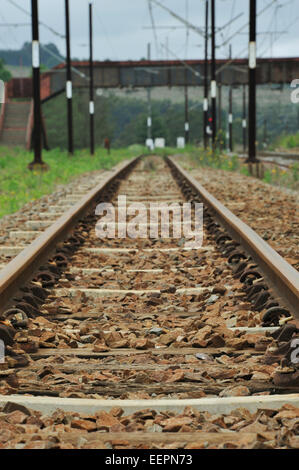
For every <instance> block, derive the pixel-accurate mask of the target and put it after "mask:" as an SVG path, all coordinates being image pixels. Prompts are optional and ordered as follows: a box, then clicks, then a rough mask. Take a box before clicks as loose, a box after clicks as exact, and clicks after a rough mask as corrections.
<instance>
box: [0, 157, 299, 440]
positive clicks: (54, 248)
mask: <svg viewBox="0 0 299 470" xmlns="http://www.w3.org/2000/svg"><path fill="white" fill-rule="evenodd" d="M119 195H126V197H127V204H128V205H129V204H131V203H143V204H144V205H145V206H146V207H147V208H148V206H149V204H150V203H151V202H153V203H155V202H159V203H161V202H163V203H168V202H169V203H172V202H174V201H175V202H177V203H179V204H183V203H186V202H187V201H189V202H190V201H192V204H193V206H194V204H195V203H196V202H203V204H204V240H203V245H202V247H201V248H200V249H191V248H186V247H185V242H186V240H185V239H184V238H183V237H180V238H175V237H171V235H170V236H169V237H167V238H162V237H161V236H160V235H158V236H156V237H155V238H151V237H149V232H148V229H149V227H148V225H147V223H146V226H145V228H146V230H147V236H146V238H140V239H139V238H137V239H132V238H129V237H126V238H111V239H104V238H103V239H100V238H98V236H97V234H96V231H95V227H96V224H97V222H98V219H99V217H98V216H97V215H95V208H96V206H97V204H98V203H100V202H103V201H104V202H113V203H114V206H115V205H116V202H117V201H118V196H119ZM119 210H120V207H118V211H119ZM130 221H131V222H132V215H129V216H127V218H126V220H125V222H126V223H128V222H130ZM174 225H175V222H174V220H173V219H171V228H173V226H174ZM298 305H299V274H298V272H297V271H296V270H295V269H293V268H292V267H291V266H290V265H289V264H288V263H287V262H286V261H285V260H284V259H283V258H281V257H280V256H279V255H278V254H277V253H276V252H275V251H274V250H273V249H272V248H271V247H270V246H269V245H267V243H266V242H264V241H263V240H262V239H261V238H260V237H259V236H258V235H257V234H256V233H254V232H253V231H252V230H251V229H250V228H249V227H248V226H246V225H245V224H244V223H243V222H241V221H240V220H239V219H238V218H237V217H236V216H234V215H233V214H232V213H231V212H230V211H229V210H228V209H226V208H225V207H224V206H222V205H221V204H220V203H219V202H218V201H217V200H216V199H215V198H214V197H213V196H211V195H210V194H209V193H208V192H207V191H205V189H204V188H203V187H201V186H200V185H199V184H198V183H197V182H196V181H195V180H194V179H193V178H192V177H191V176H190V175H189V174H188V173H187V172H186V171H185V170H183V169H182V168H181V167H180V166H179V165H178V164H177V163H176V162H175V161H174V160H172V159H171V158H169V159H167V161H163V160H162V159H159V158H158V157H147V158H146V159H140V158H139V159H135V160H132V161H130V162H126V163H124V164H123V165H121V166H120V167H118V169H117V170H116V171H115V172H111V173H110V174H109V175H107V176H106V178H105V179H104V180H102V181H101V182H100V183H99V184H98V185H97V186H96V187H95V188H94V189H92V190H91V191H90V192H89V193H88V194H87V195H85V196H84V198H83V199H81V200H80V201H79V202H78V203H77V204H76V205H75V206H73V207H71V208H70V209H69V210H68V211H67V212H66V213H65V214H63V215H62V216H61V217H60V218H59V219H57V220H56V221H55V222H54V224H53V225H51V226H50V227H49V228H47V229H46V231H45V232H44V233H42V234H41V235H40V236H39V237H38V238H37V239H36V240H35V241H34V242H33V243H32V244H31V245H29V246H27V247H26V248H25V249H24V250H23V251H22V252H21V253H19V254H18V256H16V258H15V259H13V260H12V261H11V262H10V263H9V264H8V265H7V266H6V267H5V268H4V269H3V270H2V272H1V273H0V312H1V318H2V322H3V323H2V326H1V327H0V338H1V339H3V340H4V342H6V353H7V355H6V362H5V363H4V364H2V365H1V364H0V393H1V396H0V406H1V404H3V406H4V405H5V406H4V408H3V409H2V413H0V421H1V420H2V421H1V426H2V424H3V422H5V424H7V422H8V424H9V425H11V426H12V425H16V424H17V425H18V426H19V427H18V429H17V430H16V429H13V428H10V431H11V433H12V434H11V436H10V437H9V438H8V439H7V440H6V441H5V442H4V443H3V444H2V446H3V447H9V448H23V447H25V448H47V447H55V446H56V447H62V448H72V447H75V448H79V447H80V448H81V447H86V448H88V447H95V448H99V447H100V446H103V447H104V448H105V446H107V445H108V448H109V445H110V446H112V448H126V447H128V448H130V447H142V448H171V447H172V448H178V447H180V448H186V449H187V448H200V447H219V446H220V447H221V446H222V447H223V446H224V447H243V448H248V447H250V448H259V447H267V446H268V447H271V446H272V447H296V445H298V442H297V439H296V429H297V428H296V429H295V428H294V422H292V423H291V425H292V426H293V428H294V429H295V431H294V432H293V431H292V430H291V431H290V432H289V433H284V431H285V430H288V429H289V428H288V424H289V421H291V420H292V419H293V420H294V419H296V418H298V416H299V411H298V408H296V407H299V395H298V393H297V392H298V388H299V387H298V384H297V382H296V378H294V377H295V376H294V374H296V372H294V371H293V370H290V365H289V364H288V366H287V369H286V367H285V366H286V364H283V366H284V369H283V370H282V371H281V370H280V369H278V366H279V363H280V359H283V358H284V356H285V354H284V353H283V352H280V351H276V350H274V351H273V350H272V349H271V348H270V349H269V346H271V345H272V346H273V341H275V336H277V335H278V334H282V335H284V337H283V338H281V337H280V338H276V341H277V343H276V346H281V343H279V340H281V339H283V340H285V337H286V336H287V340H290V338H291V335H290V332H291V333H292V334H293V333H296V327H297V326H298V321H297V320H298V313H299V312H298ZM286 324H287V325H288V326H287V328H286V327H283V325H286ZM9 325H12V326H13V329H11V330H10V326H9ZM289 325H293V326H289ZM1 328H2V330H1ZM281 332H282V333H281ZM1 335H2V336H1ZM271 335H273V336H271ZM283 343H284V341H283ZM274 346H275V344H274ZM267 347H268V349H267ZM266 349H267V351H266ZM287 376H288V378H289V379H290V377H291V380H285V378H286V377H287ZM7 402H10V404H7ZM23 407H25V408H23ZM240 408H242V409H243V411H240ZM57 409H60V411H57ZM244 409H245V411H244ZM259 410H262V411H259ZM267 410H268V411H267ZM38 412H39V414H37V413H38ZM53 412H54V415H52V416H51V417H49V415H51V413H53ZM279 413H280V414H279ZM281 413H282V414H281ZM283 413H285V414H283ZM296 413H297V414H296ZM10 416H12V417H13V418H12V420H11V421H9V417H10ZM24 416H25V417H24ZM276 417H277V419H276ZM283 418H285V419H286V420H287V422H286V421H282V419H283ZM13 419H14V421H13ZM7 420H8V421H7ZM288 420H289V421H288ZM297 421H298V420H297ZM26 426H27V427H28V426H29V427H30V426H31V428H30V432H29V431H28V433H27V432H26V429H27V428H26ZM293 428H291V429H293ZM21 429H23V431H21ZM28 429H29V428H28ZM24 430H25V434H24ZM103 431H105V432H103ZM33 436H34V438H33ZM49 436H51V439H50V440H49ZM1 442H2V441H1V435H0V445H1Z"/></svg>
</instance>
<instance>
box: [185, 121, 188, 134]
mask: <svg viewBox="0 0 299 470" xmlns="http://www.w3.org/2000/svg"><path fill="white" fill-rule="evenodd" d="M185 131H186V132H188V131H189V122H185Z"/></svg>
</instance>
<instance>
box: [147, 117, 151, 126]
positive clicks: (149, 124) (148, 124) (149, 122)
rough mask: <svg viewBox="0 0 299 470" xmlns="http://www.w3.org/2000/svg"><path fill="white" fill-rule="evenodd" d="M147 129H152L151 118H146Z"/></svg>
mask: <svg viewBox="0 0 299 470" xmlns="http://www.w3.org/2000/svg"><path fill="white" fill-rule="evenodd" d="M147 127H152V118H150V117H149V118H147Z"/></svg>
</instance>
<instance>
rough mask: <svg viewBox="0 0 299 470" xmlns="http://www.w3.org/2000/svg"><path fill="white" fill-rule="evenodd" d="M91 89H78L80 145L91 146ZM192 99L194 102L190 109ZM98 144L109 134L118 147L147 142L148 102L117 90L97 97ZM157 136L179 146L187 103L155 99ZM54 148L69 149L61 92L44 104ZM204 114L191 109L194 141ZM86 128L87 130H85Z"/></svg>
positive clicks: (76, 111) (76, 127)
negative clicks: (89, 95) (178, 138)
mask: <svg viewBox="0 0 299 470" xmlns="http://www.w3.org/2000/svg"><path fill="white" fill-rule="evenodd" d="M88 102H89V97H88V90H84V89H83V90H78V89H75V90H74V96H73V109H74V111H73V116H74V135H75V146H76V148H86V147H88V145H89V132H88V128H89V127H88V126H89V108H88ZM191 107H192V102H191V103H190V108H191ZM95 108H96V113H95V128H96V136H95V138H96V144H97V145H98V146H102V145H103V141H104V139H105V138H106V137H108V138H109V139H110V141H111V143H112V146H113V147H114V148H124V147H128V146H129V145H133V144H139V145H144V143H145V140H146V132H147V126H146V121H147V102H146V101H144V100H141V99H135V98H127V97H124V98H119V97H117V96H115V95H114V94H113V93H109V92H105V96H96V97H95ZM152 108H153V128H152V132H153V138H154V139H155V138H156V137H164V138H165V139H166V142H167V144H168V145H171V146H174V145H176V140H177V137H179V136H184V104H183V103H171V102H170V101H168V100H164V101H155V100H153V102H152ZM43 113H44V116H45V119H46V125H47V134H48V139H49V145H50V147H54V146H55V147H59V148H61V149H65V148H67V125H66V120H67V114H66V100H65V96H64V94H63V95H60V96H58V97H56V98H54V99H52V100H50V101H48V102H46V103H45V104H44V105H43ZM201 129H202V113H201V112H198V110H197V109H194V110H191V111H190V141H191V142H192V143H193V144H196V143H197V142H198V136H199V135H201ZM82 130H84V132H82Z"/></svg>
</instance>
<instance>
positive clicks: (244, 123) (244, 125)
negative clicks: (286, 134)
mask: <svg viewBox="0 0 299 470" xmlns="http://www.w3.org/2000/svg"><path fill="white" fill-rule="evenodd" d="M242 126H243V127H244V129H245V128H246V127H247V122H246V119H243V121H242Z"/></svg>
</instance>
